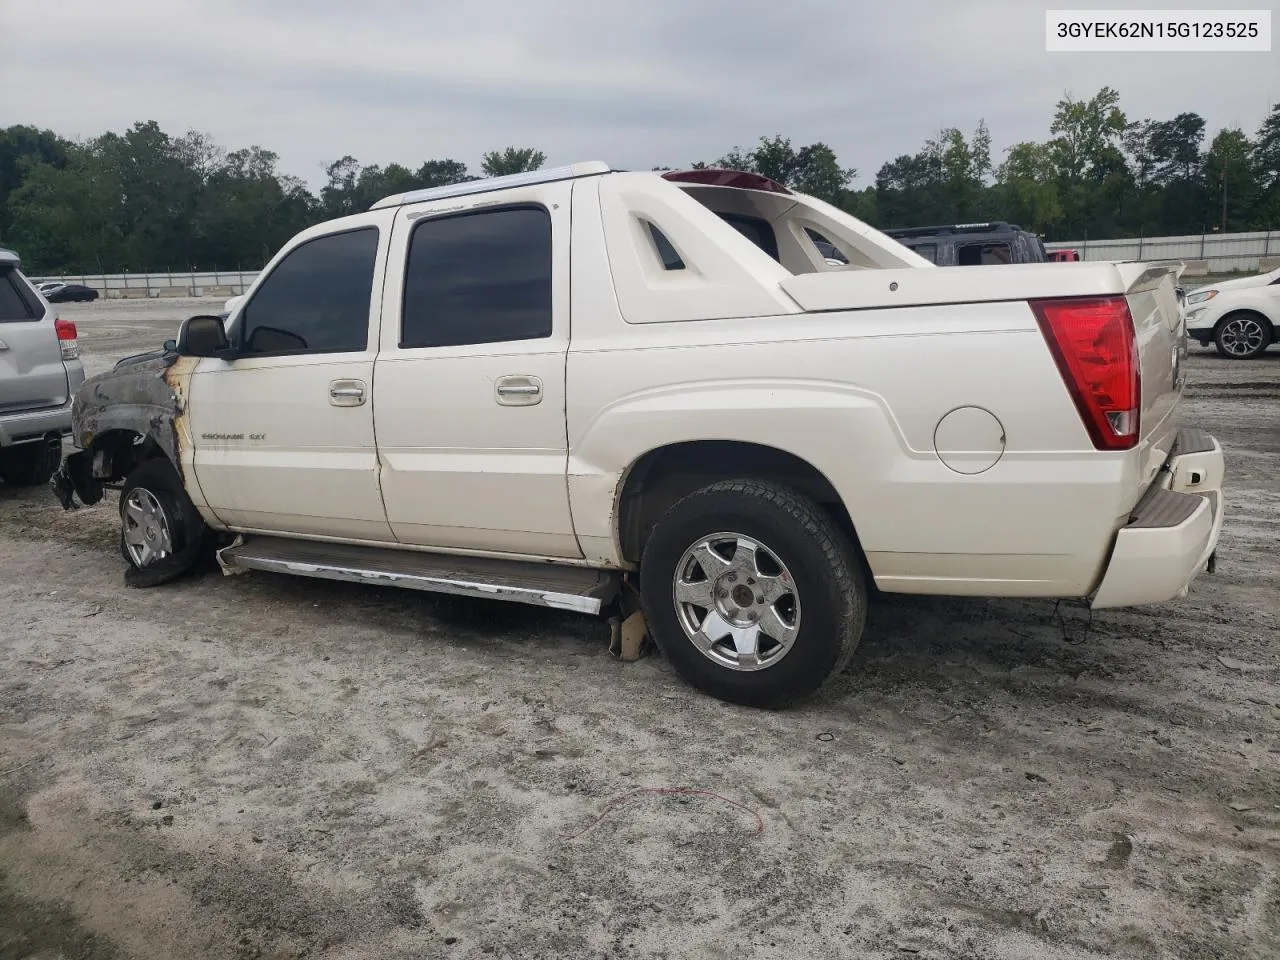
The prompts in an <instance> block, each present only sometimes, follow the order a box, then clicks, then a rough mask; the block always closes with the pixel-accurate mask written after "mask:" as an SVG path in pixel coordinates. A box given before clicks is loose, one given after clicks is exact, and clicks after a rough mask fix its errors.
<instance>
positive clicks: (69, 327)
mask: <svg viewBox="0 0 1280 960" xmlns="http://www.w3.org/2000/svg"><path fill="white" fill-rule="evenodd" d="M53 329H54V330H56V331H57V333H58V346H59V347H61V348H62V359H63V360H74V359H75V358H76V357H78V356H80V341H78V340H77V339H76V325H75V324H74V323H72V322H71V321H70V320H55V321H53Z"/></svg>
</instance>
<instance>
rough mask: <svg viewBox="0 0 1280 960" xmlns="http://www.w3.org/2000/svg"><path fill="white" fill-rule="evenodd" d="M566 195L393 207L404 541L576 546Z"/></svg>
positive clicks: (387, 410)
mask: <svg viewBox="0 0 1280 960" xmlns="http://www.w3.org/2000/svg"><path fill="white" fill-rule="evenodd" d="M571 189H572V185H571V184H569V183H551V184H541V185H537V186H530V187H526V188H521V189H519V190H509V191H504V192H503V193H502V195H501V199H500V200H499V199H497V198H495V197H494V196H493V195H492V194H487V195H486V194H479V195H474V196H464V197H454V198H450V199H446V200H435V201H429V202H427V203H420V204H414V205H408V206H404V207H401V208H400V210H399V212H398V215H397V219H396V224H395V229H394V233H393V240H392V250H391V254H390V257H391V263H392V264H394V266H393V267H392V269H390V270H388V271H387V281H386V288H385V291H384V294H383V302H384V304H385V309H384V316H383V324H382V349H381V351H380V352H379V355H378V360H377V364H376V368H375V371H374V378H373V380H374V404H373V407H374V420H375V423H374V425H375V428H376V431H377V436H378V455H379V459H380V462H381V467H382V496H383V502H384V503H385V504H386V510H387V519H388V521H389V522H390V524H391V529H392V531H393V532H394V534H395V536H396V538H397V539H398V540H399V541H401V542H402V543H406V544H415V545H422V546H430V547H437V548H444V549H459V550H479V551H484V552H492V553H505V554H515V555H522V556H540V557H580V556H581V555H582V554H581V551H580V550H579V549H578V542H577V538H576V537H575V536H574V532H573V524H572V521H571V519H570V515H569V496H568V489H567V478H566V472H567V463H568V441H567V435H566V426H565V355H566V353H567V351H568V347H569V202H570V196H571Z"/></svg>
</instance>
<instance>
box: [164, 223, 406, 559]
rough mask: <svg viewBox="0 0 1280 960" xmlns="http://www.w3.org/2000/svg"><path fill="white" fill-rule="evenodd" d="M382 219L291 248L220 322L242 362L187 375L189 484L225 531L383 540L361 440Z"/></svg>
mask: <svg viewBox="0 0 1280 960" xmlns="http://www.w3.org/2000/svg"><path fill="white" fill-rule="evenodd" d="M391 216H392V214H391V213H390V212H381V211H380V212H378V213H370V214H365V215H363V216H362V217H361V218H348V219H347V220H346V221H344V222H343V229H342V230H341V232H330V233H323V232H321V231H322V228H316V229H315V230H314V231H311V232H309V233H306V234H302V235H301V236H300V238H299V241H298V242H296V243H295V245H293V246H292V247H291V249H288V250H287V251H283V252H282V255H278V256H277V257H276V258H275V261H274V262H273V263H272V264H271V265H269V266H268V268H267V271H266V276H265V278H264V279H263V280H262V281H261V282H260V283H258V284H257V285H256V287H255V289H254V290H253V291H251V293H250V294H249V296H247V297H246V298H245V301H244V302H243V303H242V304H241V305H240V306H239V307H238V308H237V310H236V313H235V314H234V316H233V317H232V318H231V323H230V330H231V337H232V342H233V344H236V345H237V346H238V347H239V348H240V349H241V350H242V354H241V355H240V356H238V357H237V358H236V359H234V360H231V361H223V360H216V359H206V360H202V361H201V362H200V365H199V367H198V368H197V369H196V372H195V373H194V374H193V375H192V378H191V388H190V400H189V403H188V410H189V417H190V431H191V437H192V440H193V442H194V444H195V455H194V468H195V475H196V482H197V483H198V484H199V488H200V492H201V494H203V496H204V498H205V500H206V502H207V503H208V505H209V508H210V509H211V510H212V511H213V512H214V514H216V515H217V517H218V518H219V519H220V520H221V521H222V522H223V523H225V524H227V526H229V527H231V528H232V529H236V530H246V531H260V532H270V533H294V534H310V535H316V536H327V537H336V538H342V539H352V540H370V541H391V540H393V539H394V538H393V537H392V534H391V529H390V527H389V526H388V525H387V519H386V513H385V511H384V510H383V508H382V497H381V494H380V493H379V490H378V464H377V452H376V449H375V446H374V437H373V366H374V358H375V357H376V356H377V347H378V318H379V314H380V310H381V296H380V293H381V280H382V274H383V272H384V270H385V263H386V250H387V246H388V242H389V236H388V234H389V233H390V227H391V222H390V221H391ZM329 229H330V230H331V231H332V226H331V225H330V226H329Z"/></svg>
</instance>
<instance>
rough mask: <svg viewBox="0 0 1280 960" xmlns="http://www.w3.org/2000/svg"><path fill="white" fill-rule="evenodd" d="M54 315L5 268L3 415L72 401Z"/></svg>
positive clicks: (0, 336)
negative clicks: (68, 400) (68, 398)
mask: <svg viewBox="0 0 1280 960" xmlns="http://www.w3.org/2000/svg"><path fill="white" fill-rule="evenodd" d="M54 319H55V318H54V315H53V311H51V310H46V308H45V305H44V302H43V301H42V300H41V299H40V298H39V296H37V295H36V293H35V291H34V290H32V289H31V287H30V286H29V285H28V284H27V282H26V281H25V280H24V279H23V278H22V276H21V275H20V274H18V272H17V271H16V270H14V269H12V268H5V267H4V266H0V416H4V415H5V414H10V413H18V412H21V411H23V410H40V409H44V408H48V407H58V406H61V405H62V404H64V403H66V401H67V368H66V367H65V366H64V365H63V363H62V348H61V347H60V346H59V344H58V334H57V331H56V330H55V329H54V326H53V322H54Z"/></svg>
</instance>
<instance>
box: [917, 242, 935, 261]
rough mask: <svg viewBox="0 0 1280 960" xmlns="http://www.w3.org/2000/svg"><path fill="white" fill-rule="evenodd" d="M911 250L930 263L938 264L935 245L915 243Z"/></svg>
mask: <svg viewBox="0 0 1280 960" xmlns="http://www.w3.org/2000/svg"><path fill="white" fill-rule="evenodd" d="M911 249H912V250H914V251H915V252H916V253H918V254H920V256H922V257H924V258H925V259H926V260H928V261H929V262H930V263H937V262H938V245H937V244H936V243H917V244H913V245H911Z"/></svg>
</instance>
